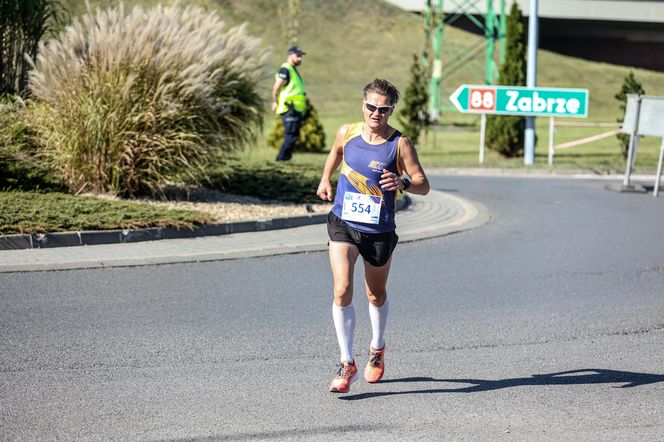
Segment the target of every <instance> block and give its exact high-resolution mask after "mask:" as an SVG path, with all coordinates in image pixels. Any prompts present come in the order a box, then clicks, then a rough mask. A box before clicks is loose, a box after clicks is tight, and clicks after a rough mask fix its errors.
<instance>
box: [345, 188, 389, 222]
mask: <svg viewBox="0 0 664 442" xmlns="http://www.w3.org/2000/svg"><path fill="white" fill-rule="evenodd" d="M382 201H383V197H382V196H373V195H363V194H361V193H355V192H346V193H345V194H344V205H343V209H342V212H341V219H345V220H348V221H356V222H359V223H367V224H378V222H379V220H380V208H381V203H382Z"/></svg>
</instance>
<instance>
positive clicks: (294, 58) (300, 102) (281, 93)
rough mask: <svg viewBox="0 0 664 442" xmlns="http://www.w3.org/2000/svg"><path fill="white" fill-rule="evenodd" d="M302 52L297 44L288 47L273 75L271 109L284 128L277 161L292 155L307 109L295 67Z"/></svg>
mask: <svg viewBox="0 0 664 442" xmlns="http://www.w3.org/2000/svg"><path fill="white" fill-rule="evenodd" d="M304 54H305V52H303V51H302V49H300V48H299V47H297V46H293V47H291V48H290V49H288V56H287V58H286V62H285V63H284V64H282V65H281V67H280V68H279V72H277V74H276V75H275V81H274V86H273V87H272V110H273V111H274V112H275V113H276V114H277V115H279V116H280V117H281V121H282V122H283V123H284V130H285V133H284V141H283V143H281V149H280V150H279V154H278V155H277V161H288V160H290V159H291V157H292V156H293V146H294V145H295V143H296V142H297V139H298V137H299V135H300V127H301V126H302V119H303V117H304V112H305V111H306V109H307V104H306V91H305V88H304V81H302V77H301V76H300V73H299V72H298V71H297V69H296V67H297V66H299V65H300V64H302V56H303V55H304Z"/></svg>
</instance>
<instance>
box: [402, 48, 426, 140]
mask: <svg viewBox="0 0 664 442" xmlns="http://www.w3.org/2000/svg"><path fill="white" fill-rule="evenodd" d="M428 103H429V94H428V93H427V77H426V71H425V70H424V69H423V67H422V63H420V61H419V60H418V58H417V56H416V55H413V64H411V66H410V83H408V86H407V87H406V93H405V94H404V97H403V107H402V108H401V111H399V122H400V123H401V125H402V126H403V131H404V135H406V136H407V137H408V138H409V139H410V141H411V142H412V143H413V144H414V145H417V144H418V141H419V138H420V133H421V132H422V131H423V130H424V129H425V128H426V127H427V125H428V124H429V113H428V112H427V105H428Z"/></svg>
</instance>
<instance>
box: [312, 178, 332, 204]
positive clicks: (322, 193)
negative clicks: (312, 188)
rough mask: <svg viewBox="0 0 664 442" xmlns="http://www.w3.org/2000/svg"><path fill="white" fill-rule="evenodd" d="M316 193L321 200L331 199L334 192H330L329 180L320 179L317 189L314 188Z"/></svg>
mask: <svg viewBox="0 0 664 442" xmlns="http://www.w3.org/2000/svg"><path fill="white" fill-rule="evenodd" d="M316 195H318V198H320V199H322V200H323V201H332V197H333V196H334V194H333V193H332V185H331V184H330V182H329V181H328V182H323V181H321V182H320V184H319V185H318V190H316Z"/></svg>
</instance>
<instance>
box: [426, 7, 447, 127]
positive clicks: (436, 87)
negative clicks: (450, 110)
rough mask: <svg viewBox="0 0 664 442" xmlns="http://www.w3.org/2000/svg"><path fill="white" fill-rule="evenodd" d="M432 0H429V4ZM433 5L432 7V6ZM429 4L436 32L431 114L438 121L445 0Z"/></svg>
mask: <svg viewBox="0 0 664 442" xmlns="http://www.w3.org/2000/svg"><path fill="white" fill-rule="evenodd" d="M430 3H431V1H430V0H429V1H427V5H428V6H429V4H430ZM431 6H432V7H431ZM431 6H429V8H430V12H429V20H430V23H433V24H434V32H433V35H432V36H431V39H432V41H431V52H432V54H431V55H432V58H433V60H432V65H431V82H430V83H429V116H430V120H431V121H433V122H436V121H437V120H438V117H439V116H440V80H441V76H442V72H443V62H442V60H441V56H440V52H441V41H442V39H443V23H444V15H443V0H436V3H435V5H431Z"/></svg>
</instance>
